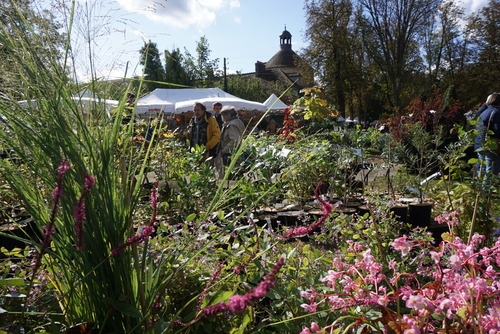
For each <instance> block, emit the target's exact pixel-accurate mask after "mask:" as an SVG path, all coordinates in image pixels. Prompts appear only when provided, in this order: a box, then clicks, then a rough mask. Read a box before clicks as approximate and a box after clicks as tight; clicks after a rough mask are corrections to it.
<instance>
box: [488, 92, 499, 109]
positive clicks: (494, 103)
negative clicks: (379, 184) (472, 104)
mask: <svg viewBox="0 0 500 334" xmlns="http://www.w3.org/2000/svg"><path fill="white" fill-rule="evenodd" d="M490 96H491V102H490V104H489V105H490V106H500V93H493V94H491V95H490ZM490 96H489V97H488V101H489V100H490ZM488 101H486V103H488Z"/></svg>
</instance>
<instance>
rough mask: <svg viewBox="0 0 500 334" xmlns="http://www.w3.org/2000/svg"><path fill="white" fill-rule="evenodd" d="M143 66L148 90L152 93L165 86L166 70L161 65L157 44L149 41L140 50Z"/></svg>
mask: <svg viewBox="0 0 500 334" xmlns="http://www.w3.org/2000/svg"><path fill="white" fill-rule="evenodd" d="M140 53H141V61H140V63H141V65H143V66H144V77H145V79H146V88H147V90H148V91H152V90H154V89H156V88H158V87H161V86H162V85H163V82H164V80H165V69H164V68H163V65H162V63H161V59H160V52H159V51H158V47H157V46H156V43H153V42H151V41H149V42H148V43H144V46H143V47H142V48H141V50H140Z"/></svg>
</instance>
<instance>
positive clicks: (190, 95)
mask: <svg viewBox="0 0 500 334" xmlns="http://www.w3.org/2000/svg"><path fill="white" fill-rule="evenodd" d="M217 101H218V102H221V103H222V105H232V106H234V107H236V108H237V109H250V110H262V111H265V110H266V109H267V107H266V106H265V105H264V104H262V103H259V102H253V101H248V100H244V99H240V98H239V97H236V96H234V95H231V94H229V93H226V92H225V91H223V90H222V89H220V88H179V89H163V88H157V89H155V90H154V91H152V92H151V93H149V94H147V95H145V96H144V97H142V98H140V99H138V100H137V104H136V106H137V108H136V112H137V114H159V113H165V114H172V113H174V112H183V111H187V110H192V108H193V105H194V103H195V102H201V103H204V104H205V105H206V106H207V109H208V110H210V109H211V105H212V103H214V102H217Z"/></svg>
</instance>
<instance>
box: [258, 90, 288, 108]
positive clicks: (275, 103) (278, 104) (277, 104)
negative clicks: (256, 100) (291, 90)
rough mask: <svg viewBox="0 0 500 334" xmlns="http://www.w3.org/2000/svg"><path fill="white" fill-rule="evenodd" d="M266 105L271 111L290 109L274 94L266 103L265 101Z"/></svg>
mask: <svg viewBox="0 0 500 334" xmlns="http://www.w3.org/2000/svg"><path fill="white" fill-rule="evenodd" d="M264 105H266V107H267V108H270V109H271V110H284V109H286V108H288V106H287V105H286V104H285V103H284V102H283V101H281V100H280V99H279V98H278V97H277V96H276V94H274V93H273V94H271V96H269V97H268V98H267V100H266V101H264Z"/></svg>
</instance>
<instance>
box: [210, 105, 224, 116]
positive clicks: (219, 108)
mask: <svg viewBox="0 0 500 334" xmlns="http://www.w3.org/2000/svg"><path fill="white" fill-rule="evenodd" d="M212 110H213V111H214V112H215V113H216V114H217V115H218V114H220V112H221V110H222V103H220V102H214V104H212Z"/></svg>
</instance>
